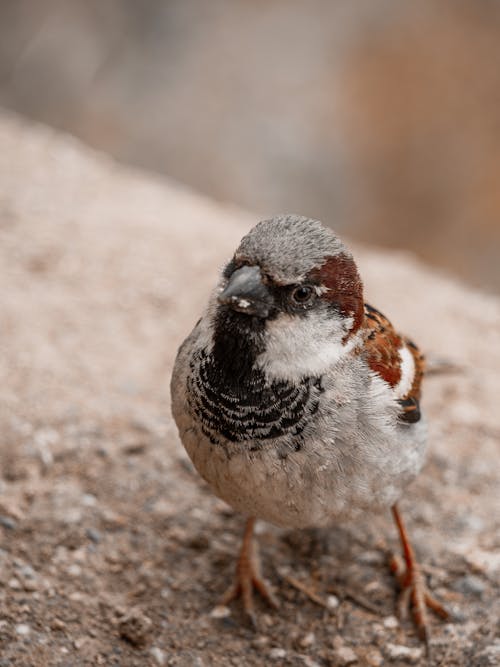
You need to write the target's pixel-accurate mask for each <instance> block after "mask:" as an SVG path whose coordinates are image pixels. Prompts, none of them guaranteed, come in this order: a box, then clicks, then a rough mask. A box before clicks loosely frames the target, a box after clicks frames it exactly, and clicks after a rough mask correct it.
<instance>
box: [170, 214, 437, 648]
mask: <svg viewBox="0 0 500 667" xmlns="http://www.w3.org/2000/svg"><path fill="white" fill-rule="evenodd" d="M423 370H424V362H423V357H422V355H421V354H420V352H419V350H418V348H417V347H416V345H415V344H414V343H412V342H411V341H410V340H409V339H408V338H405V337H404V336H401V335H400V334H398V333H397V332H396V331H395V330H394V328H393V326H392V325H391V323H390V322H389V321H388V320H387V319H386V318H385V317H384V316H383V315H382V314H381V313H380V312H379V311H378V310H376V309H375V308H373V307H372V306H369V305H368V304H365V303H364V300H363V286H362V282H361V279H360V277H359V274H358V270H357V267H356V264H355V262H354V259H353V257H352V254H351V253H350V252H349V250H348V249H347V248H346V247H345V246H344V244H343V243H342V242H341V241H340V239H339V238H338V237H337V236H335V234H334V233H333V232H332V231H331V230H330V229H328V228H326V227H324V226H323V225H322V224H321V223H320V222H318V221H317V220H312V219H309V218H305V217H299V216H295V215H285V216H277V217H274V218H272V219H270V220H264V221H263V222H260V223H259V224H258V225H257V226H256V227H254V228H253V229H252V230H251V231H250V232H249V233H248V234H247V235H246V236H245V237H244V238H243V239H242V241H241V243H240V245H239V247H238V249H237V250H236V252H235V254H234V257H233V258H232V259H231V260H230V261H229V263H228V264H227V265H226V267H225V268H224V270H223V272H222V276H221V278H220V281H219V284H218V285H217V287H216V289H215V291H214V292H213V294H212V296H211V297H210V299H209V303H208V307H207V309H206V311H205V313H204V315H203V317H202V318H201V319H200V320H199V321H198V323H197V324H196V326H195V328H194V329H193V331H192V332H191V334H190V335H189V336H188V338H187V339H186V340H185V341H184V343H183V344H182V345H181V347H180V349H179V352H178V355H177V359H176V362H175V366H174V371H173V375H172V384H171V388H172V411H173V415H174V418H175V421H176V423H177V427H178V429H179V434H180V438H181V440H182V442H183V445H184V447H185V448H186V451H187V453H188V454H189V456H190V458H191V460H192V462H193V464H194V466H195V467H196V469H197V470H198V472H199V473H200V475H201V476H202V477H203V478H204V479H205V480H206V481H207V482H208V484H209V485H210V487H211V488H212V490H213V492H214V493H215V494H216V495H217V496H219V497H220V498H222V499H223V500H225V501H226V502H227V503H228V504H229V505H231V506H232V507H233V508H234V509H235V510H237V511H239V512H242V513H243V514H245V515H246V516H247V517H249V518H248V521H247V525H246V530H245V535H244V539H243V545H242V549H241V552H240V556H239V560H238V566H237V572H236V579H235V582H234V584H233V585H232V586H231V588H230V589H229V590H228V592H227V593H226V595H225V597H224V599H223V602H224V603H225V604H227V603H228V602H229V601H230V600H232V599H234V598H236V597H237V596H239V595H241V597H242V600H243V606H244V609H245V611H246V612H247V614H248V615H249V616H250V617H251V618H254V616H253V613H254V612H253V589H254V588H255V589H257V591H258V592H259V593H260V594H261V595H262V596H263V597H264V598H265V599H266V600H267V601H268V602H269V603H271V604H272V605H273V606H275V604H276V601H275V599H274V597H273V595H272V594H271V592H270V590H269V588H268V586H267V585H266V583H265V581H264V580H263V579H262V577H261V574H260V567H259V562H258V557H257V552H256V546H255V543H254V540H253V527H254V522H255V519H256V518H260V519H264V520H266V521H269V522H271V523H273V524H276V525H278V526H284V527H287V528H303V527H308V526H322V525H325V524H329V523H331V522H333V521H335V520H336V519H339V518H348V517H352V516H353V515H354V514H355V513H356V512H367V511H370V512H371V511H377V510H381V509H384V508H391V509H392V513H393V516H394V519H395V521H396V525H397V527H398V531H399V535H400V539H401V544H402V549H403V556H404V563H405V564H404V568H402V567H401V563H400V562H398V561H396V560H395V561H394V564H393V569H394V571H395V573H396V575H397V577H398V580H399V583H400V586H401V587H402V589H403V594H402V598H403V601H405V602H406V603H407V604H410V603H411V605H412V607H413V613H414V619H415V622H416V625H417V627H418V630H419V632H420V635H421V636H423V637H424V638H426V637H427V628H428V623H427V619H426V607H430V608H432V609H433V610H434V611H435V612H437V613H438V614H439V615H441V616H442V617H446V616H447V612H446V611H445V609H444V608H443V607H442V605H441V604H440V603H439V602H438V601H437V600H435V599H434V598H433V597H432V596H431V595H430V594H429V592H428V591H427V589H426V587H425V583H424V580H423V577H422V574H421V571H420V569H419V566H418V563H417V562H416V559H415V555H414V552H413V550H412V547H411V545H410V543H409V540H408V536H407V533H406V530H405V527H404V524H403V522H402V519H401V515H400V513H399V510H398V508H397V506H396V501H397V500H398V498H400V497H401V495H402V494H403V493H404V492H405V490H406V487H407V485H408V484H409V483H410V482H411V480H413V479H414V478H415V476H416V475H417V474H418V472H419V471H420V469H421V467H422V465H423V462H424V456H425V444H426V427H425V422H424V419H423V418H422V415H421V412H420V407H419V400H420V385H421V381H422V376H423Z"/></svg>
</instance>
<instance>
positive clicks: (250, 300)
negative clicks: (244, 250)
mask: <svg viewBox="0 0 500 667" xmlns="http://www.w3.org/2000/svg"><path fill="white" fill-rule="evenodd" d="M218 300H219V303H222V304H224V305H226V306H229V307H230V308H232V309H233V310H237V311H238V312H239V313H246V314H247V315H255V316H257V317H262V318H265V317H267V316H268V315H269V311H270V310H271V307H272V305H273V298H272V295H271V292H270V291H269V290H268V288H267V287H266V286H265V285H264V283H263V282H262V274H261V272H260V268H259V267H258V266H242V267H241V269H237V270H236V271H234V272H233V273H232V274H231V276H230V278H229V282H228V283H227V285H226V287H225V288H224V289H223V291H222V292H221V293H220V294H219V296H218Z"/></svg>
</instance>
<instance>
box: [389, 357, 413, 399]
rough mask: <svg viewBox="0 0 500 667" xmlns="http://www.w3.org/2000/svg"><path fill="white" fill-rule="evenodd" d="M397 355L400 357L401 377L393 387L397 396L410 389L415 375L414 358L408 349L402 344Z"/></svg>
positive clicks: (399, 396)
mask: <svg viewBox="0 0 500 667" xmlns="http://www.w3.org/2000/svg"><path fill="white" fill-rule="evenodd" d="M398 351H399V356H400V358H401V379H400V381H399V382H398V384H397V385H396V386H395V387H394V391H395V394H396V396H397V398H401V397H402V396H405V395H406V394H407V393H408V392H409V391H410V389H411V386H412V384H413V379H414V377H415V360H414V358H413V354H412V353H411V352H410V350H409V349H408V348H407V347H406V345H403V347H400V348H399V350H398Z"/></svg>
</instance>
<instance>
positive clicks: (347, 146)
mask: <svg viewBox="0 0 500 667" xmlns="http://www.w3.org/2000/svg"><path fill="white" fill-rule="evenodd" d="M0 106H3V107H6V108H9V109H13V110H15V111H18V112H20V113H21V114H24V115H26V116H28V117H31V118H33V119H36V120H39V121H41V122H44V123H47V124H49V125H52V126H54V127H57V128H60V129H62V130H65V131H68V132H71V133H73V134H75V135H76V136H78V137H80V138H81V139H82V140H83V141H85V142H87V143H88V144H91V145H92V146H95V147H96V148H99V149H101V150H103V151H106V152H109V153H111V154H112V155H114V156H115V157H117V158H118V159H119V160H122V161H123V162H126V163H130V164H133V165H138V166H141V167H146V168H147V169H150V170H154V171H158V172H161V173H162V174H166V175H168V176H169V177H172V178H174V179H177V180H179V181H182V182H185V183H187V184H189V185H191V186H192V187H194V188H196V189H198V190H200V191H202V192H204V193H207V194H208V195H210V196H212V197H215V198H217V199H219V200H226V201H231V202H235V203H237V204H241V205H243V206H245V207H248V208H250V209H252V210H254V211H256V212H257V213H259V214H261V215H267V214H270V213H274V212H283V211H290V212H297V213H302V214H306V215H309V216H314V217H319V218H320V219H322V220H323V221H324V222H327V223H328V224H330V225H331V226H332V227H334V228H335V229H336V230H337V231H338V232H340V233H342V234H346V235H347V236H349V237H350V238H352V239H356V240H360V241H364V242H369V243H371V244H378V245H383V246H390V247H394V248H401V249H404V250H410V251H414V252H416V253H417V254H418V255H419V256H420V257H421V258H423V259H424V260H426V261H427V262H429V263H431V264H433V265H434V266H437V267H442V268H443V269H444V270H445V271H447V272H450V273H453V274H455V275H458V276H460V277H461V278H462V279H464V280H466V281H468V282H469V283H472V284H474V285H476V286H480V287H483V288H486V289H488V290H489V291H496V292H499V291H500V251H499V247H500V2H498V1H496V0H481V2H477V0H468V1H466V0H440V2H428V1H425V0H421V1H420V2H411V1H409V0H358V1H357V2H346V1H345V0H344V1H340V0H311V1H310V2H307V3H306V2H299V1H298V0H211V1H210V2H206V1H203V0H163V1H161V0H141V2H137V1H136V0H105V1H104V2H103V1H102V0H3V1H2V2H1V3H0ZM27 185H29V184H27ZM166 224H168V221H166Z"/></svg>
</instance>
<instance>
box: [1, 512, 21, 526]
mask: <svg viewBox="0 0 500 667" xmlns="http://www.w3.org/2000/svg"><path fill="white" fill-rule="evenodd" d="M0 526H3V527H4V528H7V530H14V528H15V527H16V526H17V524H16V522H15V521H14V519H11V518H10V516H4V515H3V514H0Z"/></svg>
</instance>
